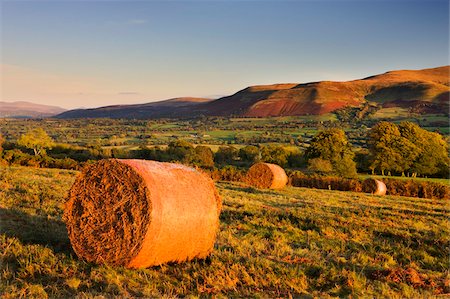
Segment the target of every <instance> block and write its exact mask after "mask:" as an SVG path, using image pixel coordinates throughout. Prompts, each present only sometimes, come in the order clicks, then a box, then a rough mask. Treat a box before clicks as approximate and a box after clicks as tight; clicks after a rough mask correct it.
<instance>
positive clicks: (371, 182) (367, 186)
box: [362, 179, 386, 195]
mask: <svg viewBox="0 0 450 299" xmlns="http://www.w3.org/2000/svg"><path fill="white" fill-rule="evenodd" d="M362 188H363V192H365V193H372V194H373V195H386V184H384V183H383V182H382V181H380V180H375V179H366V180H364V182H363V185H362Z"/></svg>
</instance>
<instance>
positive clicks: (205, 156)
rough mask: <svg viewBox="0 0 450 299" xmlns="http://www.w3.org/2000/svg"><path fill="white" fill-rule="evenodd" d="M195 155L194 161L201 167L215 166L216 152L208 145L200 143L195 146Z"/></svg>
mask: <svg viewBox="0 0 450 299" xmlns="http://www.w3.org/2000/svg"><path fill="white" fill-rule="evenodd" d="M194 151H195V157H194V160H193V161H192V162H193V163H194V164H197V165H198V166H201V167H213V166H214V154H213V152H212V150H211V149H210V148H209V147H208V146H204V145H198V146H197V147H196V148H195V150H194Z"/></svg>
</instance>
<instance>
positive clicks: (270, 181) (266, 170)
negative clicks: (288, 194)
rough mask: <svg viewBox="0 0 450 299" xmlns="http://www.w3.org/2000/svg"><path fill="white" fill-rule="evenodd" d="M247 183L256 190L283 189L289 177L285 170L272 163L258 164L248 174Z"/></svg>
mask: <svg viewBox="0 0 450 299" xmlns="http://www.w3.org/2000/svg"><path fill="white" fill-rule="evenodd" d="M245 182H246V183H248V184H249V185H252V186H254V187H256V188H264V189H281V188H283V187H285V186H286V184H287V182H288V177H287V175H286V172H285V171H284V169H283V168H281V167H280V166H278V165H275V164H270V163H256V164H254V165H253V166H252V167H250V169H249V170H248V172H247V175H246V177H245Z"/></svg>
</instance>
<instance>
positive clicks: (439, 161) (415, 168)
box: [398, 122, 449, 176]
mask: <svg viewBox="0 0 450 299" xmlns="http://www.w3.org/2000/svg"><path fill="white" fill-rule="evenodd" d="M398 128H399V131H400V134H401V135H402V136H403V137H404V138H406V139H408V140H409V141H410V142H412V143H413V144H414V145H415V147H416V150H417V154H416V157H415V159H414V160H413V161H412V163H411V168H410V169H409V171H411V172H412V173H413V176H415V175H416V174H421V175H433V174H436V173H438V172H439V171H440V170H441V169H443V168H447V169H448V165H449V159H448V145H447V142H445V140H444V138H443V137H442V136H441V135H440V134H438V133H434V132H429V131H427V130H424V129H422V128H421V127H419V126H418V125H417V124H414V123H412V122H402V123H400V124H399V125H398Z"/></svg>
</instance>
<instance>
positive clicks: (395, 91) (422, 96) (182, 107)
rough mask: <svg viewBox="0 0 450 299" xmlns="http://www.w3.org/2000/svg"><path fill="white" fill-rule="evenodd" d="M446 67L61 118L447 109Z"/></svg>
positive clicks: (77, 113) (272, 87)
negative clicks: (367, 108) (366, 107)
mask: <svg viewBox="0 0 450 299" xmlns="http://www.w3.org/2000/svg"><path fill="white" fill-rule="evenodd" d="M449 73H450V67H449V66H443V67H437V68H431V69H424V70H400V71H391V72H387V73H384V74H380V75H376V76H371V77H367V78H364V79H360V80H353V81H346V82H336V81H320V82H311V83H303V84H298V83H288V84H273V85H259V86H251V87H247V88H245V89H243V90H241V91H238V92H237V93H235V94H233V95H230V96H226V97H222V98H220V99H217V100H207V99H194V100H193V99H192V98H178V99H172V100H167V101H161V102H153V103H148V104H140V105H123V106H108V107H101V108H96V109H84V110H72V111H67V112H64V113H62V114H60V115H58V117H60V118H84V117H91V118H93V117H111V118H157V117H190V116H198V115H209V116H231V115H234V116H244V117H269V116H296V115H321V114H325V113H329V112H332V111H335V110H337V109H340V108H343V107H356V106H361V105H363V104H364V103H367V102H371V103H376V104H377V105H379V106H381V107H386V108H387V107H407V108H411V109H413V110H414V111H415V112H417V113H434V112H439V113H443V112H448V108H449V91H450V84H449Z"/></svg>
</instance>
